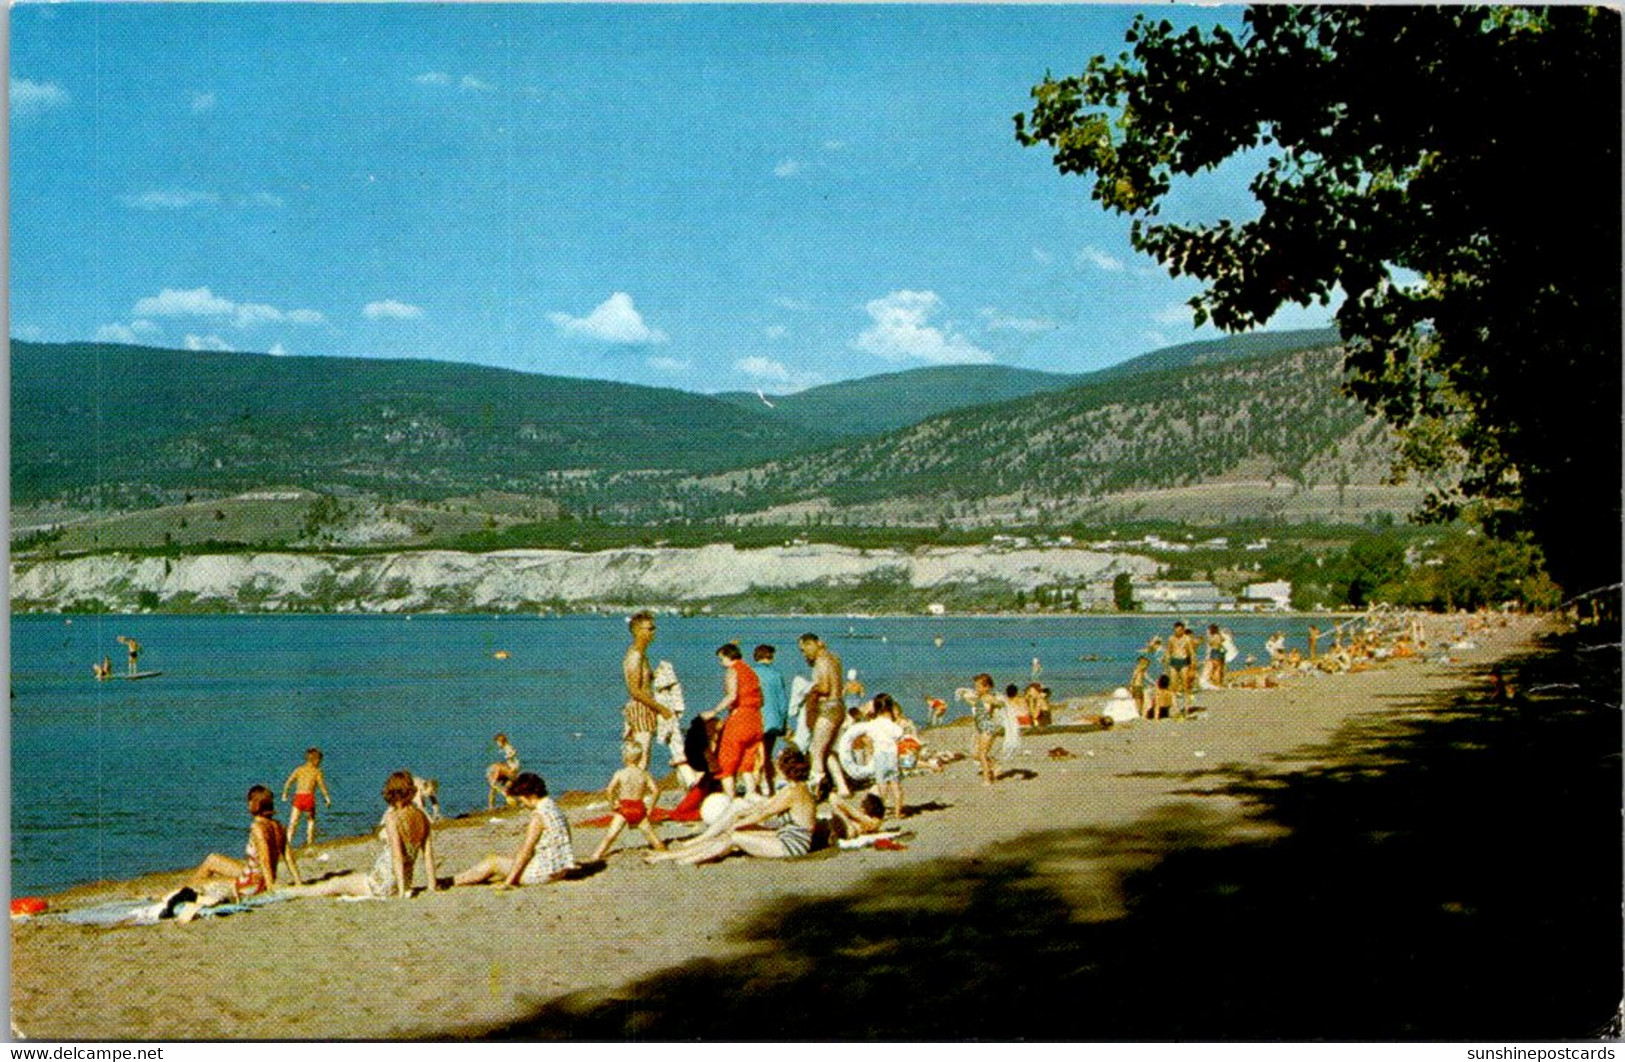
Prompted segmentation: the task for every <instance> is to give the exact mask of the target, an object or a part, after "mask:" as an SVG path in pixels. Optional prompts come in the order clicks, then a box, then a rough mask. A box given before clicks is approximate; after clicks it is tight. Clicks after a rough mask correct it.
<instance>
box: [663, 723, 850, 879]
mask: <svg viewBox="0 0 1625 1062" xmlns="http://www.w3.org/2000/svg"><path fill="white" fill-rule="evenodd" d="M778 769H779V774H780V775H781V776H782V777H783V778H784V779H785V780H786V781H787V782H789V784H788V785H786V786H785V787H784V788H783V789H780V790H779V791H778V792H777V793H775V794H774V795H773V796H771V797H769V798H768V799H766V800H764V801H762V802H760V803H758V804H755V805H747V807H749V810H748V811H745V812H743V813H741V814H738V815H732V816H728V815H725V816H723V817H722V818H721V819H718V820H717V821H716V822H715V823H714V824H713V825H712V826H711V828H710V829H708V830H706V831H705V832H704V833H702V834H700V835H699V836H698V837H694V838H691V839H690V840H687V841H679V842H677V843H676V844H673V845H672V846H671V847H670V848H669V849H668V850H667V851H664V852H657V853H655V854H653V855H650V856H648V857H647V859H648V861H649V862H651V863H660V862H665V861H667V860H671V861H674V862H678V863H689V864H694V863H709V862H711V861H712V860H716V859H721V858H722V857H723V856H725V855H727V854H729V853H730V852H734V851H740V852H744V853H745V854H746V855H752V856H757V857H759V858H762V859H795V858H796V857H798V856H804V855H807V854H808V853H809V852H812V851H814V850H815V849H818V848H822V847H824V845H825V844H827V843H828V840H829V837H828V829H827V827H826V826H824V825H822V824H821V823H820V822H819V821H818V802H817V801H816V800H815V799H814V798H813V795H812V790H811V789H808V788H807V777H808V775H810V774H811V773H812V772H811V764H809V763H808V761H807V756H806V754H805V753H803V752H801V750H799V749H797V748H796V747H795V746H793V745H792V746H788V747H786V748H785V749H784V751H783V752H781V753H779V759H778ZM737 807H738V805H736V808H737Z"/></svg>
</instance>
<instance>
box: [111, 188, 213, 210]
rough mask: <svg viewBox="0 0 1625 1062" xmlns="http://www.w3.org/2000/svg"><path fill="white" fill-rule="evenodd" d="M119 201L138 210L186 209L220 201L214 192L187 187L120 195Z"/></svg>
mask: <svg viewBox="0 0 1625 1062" xmlns="http://www.w3.org/2000/svg"><path fill="white" fill-rule="evenodd" d="M119 201H120V202H122V203H123V204H124V205H125V206H127V207H134V208H136V209H137V210H185V209H186V208H187V207H193V206H209V205H213V204H215V203H218V202H219V201H220V197H219V196H217V195H215V194H214V193H213V192H196V191H192V190H191V189H187V188H157V189H153V190H152V191H149V192H142V193H140V194H139V195H124V196H119Z"/></svg>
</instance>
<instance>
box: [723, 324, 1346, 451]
mask: <svg viewBox="0 0 1625 1062" xmlns="http://www.w3.org/2000/svg"><path fill="white" fill-rule="evenodd" d="M1337 338H1338V337H1337V332H1336V330H1335V329H1330V328H1317V329H1302V330H1298V331H1289V332H1258V333H1250V334H1247V335H1240V336H1225V337H1223V338H1220V339H1209V340H1202V341H1199V342H1195V343H1183V344H1181V345H1179V346H1176V347H1164V348H1163V349H1161V350H1154V351H1152V352H1150V353H1149V354H1142V355H1140V356H1139V357H1135V358H1130V359H1129V360H1127V361H1124V362H1121V363H1119V364H1117V365H1113V366H1111V367H1110V368H1106V369H1100V370H1097V371H1095V372H1089V373H1052V372H1039V371H1037V370H1034V369H1019V368H1013V367H1011V366H1008V365H929V366H923V367H921V368H918V369H907V370H904V371H902V372H888V373H882V374H880V375H878V376H865V377H863V378H862V379H858V380H842V381H840V382H839V383H832V384H825V385H823V386H821V387H810V388H808V389H807V390H805V391H797V392H795V393H794V394H788V395H771V396H768V401H769V402H771V403H772V406H771V407H770V406H768V405H766V404H765V403H763V401H762V398H761V396H759V395H757V394H756V392H754V391H728V392H724V393H722V394H719V395H717V396H716V397H717V398H720V399H722V400H724V401H727V402H732V403H734V404H735V405H737V406H739V407H740V408H742V409H749V410H751V411H752V412H754V413H760V414H761V415H762V416H763V417H765V418H767V419H769V420H779V421H793V422H796V423H798V424H805V425H810V426H813V427H816V428H820V429H822V430H823V431H825V432H832V433H836V434H840V435H848V436H854V437H857V436H866V435H880V434H883V433H885V432H889V431H896V430H897V429H899V428H906V427H908V426H910V425H912V424H918V423H920V422H921V421H923V420H926V419H928V418H930V417H934V416H938V415H939V414H943V413H951V412H953V411H954V410H956V409H968V408H971V407H973V406H985V405H989V404H992V403H995V402H1007V401H1011V400H1013V399H1017V398H1026V397H1027V396H1028V395H1035V394H1047V393H1049V392H1052V391H1064V390H1066V389H1068V388H1071V387H1076V386H1078V385H1079V384H1084V383H1100V382H1104V381H1108V380H1120V379H1125V378H1127V377H1130V376H1141V375H1144V374H1146V373H1149V372H1167V371H1169V370H1173V369H1184V368H1191V367H1194V366H1199V365H1217V364H1221V363H1223V362H1227V361H1238V360H1244V359H1247V358H1256V357H1259V356H1261V355H1265V354H1279V353H1283V352H1285V351H1290V350H1302V349H1304V348H1306V347H1314V346H1327V345H1330V344H1335V343H1336V342H1337Z"/></svg>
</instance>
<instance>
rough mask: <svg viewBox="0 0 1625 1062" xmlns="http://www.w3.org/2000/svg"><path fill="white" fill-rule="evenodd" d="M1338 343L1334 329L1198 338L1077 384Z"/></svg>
mask: <svg viewBox="0 0 1625 1062" xmlns="http://www.w3.org/2000/svg"><path fill="white" fill-rule="evenodd" d="M1339 342H1340V340H1339V337H1338V334H1337V329H1335V328H1301V329H1295V330H1293V331H1287V332H1249V333H1247V334H1245V335H1239V336H1224V337H1222V338H1220V339H1201V340H1197V341H1196V342H1194V343H1181V344H1180V345H1179V346H1177V347H1163V348H1162V349H1160V350H1153V351H1152V352H1151V353H1149V354H1141V355H1140V356H1139V357H1137V358H1130V359H1128V360H1127V361H1122V362H1118V363H1117V364H1116V365H1113V366H1111V367H1110V368H1105V369H1100V370H1098V371H1096V372H1092V373H1088V374H1086V375H1084V376H1081V377H1079V378H1078V380H1077V382H1078V383H1102V382H1105V381H1107V380H1119V379H1122V378H1123V377H1125V376H1140V375H1143V374H1145V373H1148V372H1166V371H1168V370H1170V369H1190V368H1196V367H1199V366H1203V365H1219V364H1222V363H1224V362H1228V361H1244V360H1246V359H1248V358H1258V357H1263V356H1264V355H1266V354H1284V353H1287V352H1288V351H1293V350H1309V349H1312V348H1316V347H1332V346H1336V345H1337V344H1338V343H1339Z"/></svg>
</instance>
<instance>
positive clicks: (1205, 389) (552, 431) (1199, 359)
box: [11, 330, 1414, 524]
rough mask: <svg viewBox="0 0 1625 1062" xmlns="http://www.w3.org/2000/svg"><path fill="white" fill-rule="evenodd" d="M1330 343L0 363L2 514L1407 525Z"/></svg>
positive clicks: (23, 346)
mask: <svg viewBox="0 0 1625 1062" xmlns="http://www.w3.org/2000/svg"><path fill="white" fill-rule="evenodd" d="M1336 342H1337V340H1336V335H1335V333H1333V332H1331V331H1329V330H1314V331H1303V332H1281V333H1261V334H1257V335H1249V336H1240V337H1232V338H1227V339H1220V340H1212V341H1204V342H1200V343H1189V344H1184V345H1181V346H1178V347H1169V348H1166V349H1163V350H1159V351H1154V352H1152V353H1150V354H1146V355H1143V356H1141V357H1138V358H1134V359H1130V360H1128V361H1125V362H1123V363H1121V364H1119V365H1115V366H1113V367H1111V368H1109V369H1105V370H1102V371H1099V372H1094V373H1086V374H1059V373H1045V372H1038V371H1034V370H1028V369H1019V368H1012V367H1008V366H997V365H973V366H937V367H926V368H919V369H913V370H909V371H905V372H895V373H887V374H883V375H879V376H873V377H867V378H864V379H860V380H849V381H843V382H841V383H836V384H830V385H826V386H822V387H816V388H812V389H809V390H806V391H802V392H798V393H796V394H790V395H783V396H769V395H759V394H753V393H730V394H720V395H698V394H692V393H689V392H683V391H676V390H670V389H662V388H655V387H640V386H635V385H629V384H620V383H611V382H606V381H601V380H586V379H573V378H565V377H556V376H542V375H535V374H527V373H519V372H512V371H508V370H502V369H495V368H489V367H483V366H476V365H468V364H462V363H454V362H434V361H421V360H383V359H372V358H335V357H323V358H291V357H272V356H269V355H257V354H242V353H215V352H193V351H180V350H162V349H155V348H146V347H137V346H125V345H118V344H85V343H78V344H42V343H28V342H22V341H16V340H14V341H13V343H12V352H11V373H12V439H11V443H12V469H11V471H12V495H13V504H14V507H16V506H27V505H36V506H37V505H40V504H44V503H56V504H61V505H63V506H64V507H67V508H74V507H77V508H80V509H84V508H87V507H90V503H91V502H90V500H91V499H94V505H95V507H97V508H106V509H113V508H118V509H123V510H126V511H128V510H134V509H145V508H151V507H156V506H161V505H165V504H170V503H176V502H179V501H180V498H181V496H182V494H184V495H185V496H186V499H187V500H188V501H190V500H191V496H192V495H194V494H198V495H202V496H205V497H207V496H211V495H213V496H225V495H229V494H231V493H232V492H242V491H252V490H255V489H256V488H263V487H266V486H268V485H288V486H292V487H296V488H301V489H303V490H307V491H315V492H321V493H332V494H339V495H356V494H370V495H375V496H381V497H384V498H386V499H394V500H403V499H420V500H421V499H440V500H444V499H447V498H450V497H452V496H459V495H475V494H479V493H481V492H487V493H488V492H506V493H507V494H508V495H531V496H542V497H548V498H552V499H556V500H557V501H558V502H559V503H561V504H562V505H563V506H564V507H565V508H566V510H569V511H573V512H577V513H586V512H593V513H596V514H599V515H601V516H604V517H606V518H608V519H611V520H617V521H630V522H644V521H658V520H665V519H671V518H687V519H705V520H715V519H727V520H755V521H767V522H771V521H778V520H782V521H784V522H808V521H812V520H823V519H834V520H838V521H841V522H851V523H875V524H888V523H897V522H903V523H915V524H919V523H927V522H928V523H942V522H953V521H970V520H973V519H976V518H981V519H983V520H997V519H1007V518H1008V519H1031V518H1045V517H1055V518H1069V517H1078V516H1082V515H1086V514H1088V513H1090V512H1095V511H1099V509H1100V506H1101V505H1102V504H1105V503H1107V502H1109V501H1110V500H1112V499H1119V500H1121V499H1124V498H1139V499H1141V501H1140V502H1136V504H1140V505H1141V507H1142V508H1143V507H1144V501H1143V500H1144V498H1145V497H1146V496H1147V495H1148V494H1150V495H1157V492H1162V494H1161V495H1160V496H1158V498H1160V500H1157V499H1154V500H1153V502H1152V504H1153V508H1155V507H1156V506H1157V505H1160V504H1162V503H1163V502H1164V501H1166V500H1167V499H1169V498H1173V497H1175V496H1176V495H1177V494H1178V492H1181V491H1184V492H1186V493H1187V494H1189V493H1190V492H1193V491H1195V492H1199V493H1201V498H1202V503H1203V504H1204V505H1207V506H1209V507H1211V506H1212V505H1215V504H1217V505H1219V506H1220V508H1221V511H1220V512H1219V513H1218V515H1219V516H1221V517H1222V516H1223V515H1224V512H1223V511H1222V510H1223V507H1224V506H1226V505H1229V506H1231V507H1232V509H1233V508H1234V507H1235V506H1240V507H1241V508H1242V509H1247V508H1248V507H1249V506H1250V507H1251V508H1252V509H1253V510H1256V511H1252V512H1247V511H1238V512H1234V513H1233V514H1232V515H1235V516H1241V517H1245V516H1249V515H1267V514H1268V510H1269V507H1270V505H1272V504H1273V505H1275V511H1274V515H1289V516H1290V515H1293V514H1292V513H1291V512H1289V511H1287V510H1285V509H1282V507H1281V506H1282V505H1283V504H1284V503H1280V502H1279V497H1278V496H1281V492H1283V491H1285V492H1288V493H1290V494H1292V495H1293V496H1294V497H1297V496H1299V495H1303V494H1304V493H1305V492H1311V493H1313V492H1315V491H1320V492H1322V493H1323V494H1324V493H1325V492H1326V491H1330V490H1333V489H1335V490H1336V493H1337V503H1336V504H1337V506H1338V507H1343V506H1345V504H1346V503H1347V496H1348V494H1349V492H1350V491H1352V492H1353V493H1354V495H1355V498H1356V504H1355V508H1357V509H1358V508H1371V507H1375V508H1378V509H1386V510H1388V511H1403V510H1404V509H1405V508H1407V507H1408V506H1409V504H1410V502H1411V501H1412V500H1414V499H1413V498H1412V496H1411V495H1409V494H1404V493H1403V492H1401V493H1400V494H1395V493H1392V491H1391V489H1386V488H1384V487H1383V480H1384V477H1385V474H1386V472H1387V468H1388V464H1389V460H1390V457H1391V454H1392V447H1391V444H1390V442H1389V439H1388V435H1387V433H1386V430H1385V429H1384V428H1383V427H1382V426H1381V425H1380V424H1379V423H1377V422H1375V421H1373V420H1372V419H1371V418H1370V417H1369V416H1367V415H1366V413H1365V412H1364V411H1363V410H1362V409H1361V408H1360V407H1359V406H1357V405H1356V404H1355V403H1354V402H1353V401H1352V400H1350V399H1349V398H1347V397H1346V396H1345V395H1344V394H1343V393H1342V391H1341V388H1340V381H1341V368H1340V365H1341V359H1340V355H1339V352H1338V349H1337V347H1336ZM65 381H71V384H65V383H64V382H65ZM1242 485H1247V486H1248V489H1249V490H1251V489H1252V488H1254V487H1256V488H1257V491H1255V492H1254V493H1255V494H1258V493H1259V492H1262V494H1261V495H1259V496H1256V497H1255V496H1249V495H1248V494H1247V491H1246V490H1240V487H1241V486H1242ZM1238 490H1240V493H1237V491H1238ZM1215 491H1217V492H1218V493H1216V494H1215V493H1214V492H1215ZM1226 491H1229V493H1228V494H1226V493H1225V492H1226ZM1169 492H1173V493H1172V494H1170V493H1169ZM1327 497H1329V495H1327ZM1270 498H1276V499H1277V500H1276V502H1270V501H1269V499H1270ZM1185 500H1186V501H1189V500H1190V499H1188V498H1187V499H1185ZM300 504H301V505H304V504H308V502H301V503H300ZM1180 504H1181V505H1183V504H1184V502H1180ZM1317 505H1318V503H1317ZM1260 507H1262V508H1260ZM1174 508H1175V509H1178V508H1179V505H1174ZM1310 508H1311V509H1314V508H1315V506H1310ZM465 511H466V506H465ZM1317 512H1318V510H1317ZM1303 515H1315V513H1305V514H1303ZM1321 515H1324V514H1321ZM216 519H220V516H219V514H216Z"/></svg>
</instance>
